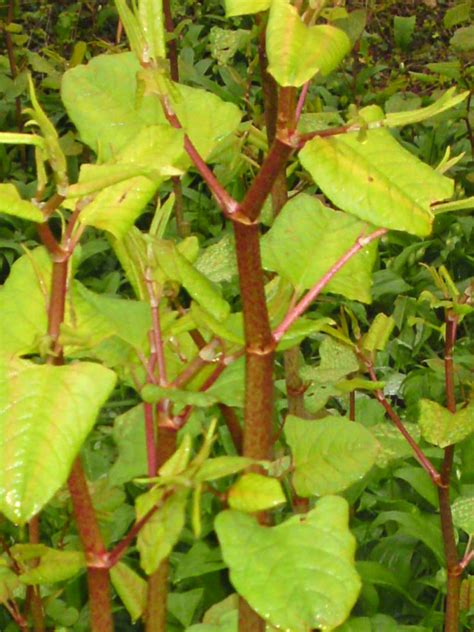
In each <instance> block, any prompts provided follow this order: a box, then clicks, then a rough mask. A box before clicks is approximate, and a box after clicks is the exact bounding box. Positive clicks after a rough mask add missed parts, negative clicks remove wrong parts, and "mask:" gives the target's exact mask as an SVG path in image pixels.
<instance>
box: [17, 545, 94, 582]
mask: <svg viewBox="0 0 474 632" xmlns="http://www.w3.org/2000/svg"><path fill="white" fill-rule="evenodd" d="M29 546H31V545H29V544H16V545H15V546H14V547H12V549H11V551H12V555H13V556H14V557H15V559H16V560H18V561H19V562H21V561H22V560H24V559H28V553H27V551H25V549H27V547H29ZM25 554H26V555H25ZM36 556H37V553H35V557H36ZM38 557H39V563H38V565H37V566H33V567H31V568H30V569H29V570H27V571H25V572H24V573H22V574H21V575H20V580H21V582H23V584H27V585H35V584H55V583H58V582H63V581H66V580H67V579H70V578H71V577H74V575H77V573H79V572H80V571H82V570H85V568H86V560H85V557H84V553H82V552H81V551H59V550H56V549H50V548H48V547H44V549H43V550H42V551H41V552H40V554H39V555H38Z"/></svg>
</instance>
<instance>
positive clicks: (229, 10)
mask: <svg viewBox="0 0 474 632" xmlns="http://www.w3.org/2000/svg"><path fill="white" fill-rule="evenodd" d="M271 3H272V0H225V14H226V16H227V17H228V18H232V17H234V16H236V15H249V14H251V13H259V12H260V11H266V10H267V9H268V8H270V5H271Z"/></svg>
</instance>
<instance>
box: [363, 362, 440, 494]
mask: <svg viewBox="0 0 474 632" xmlns="http://www.w3.org/2000/svg"><path fill="white" fill-rule="evenodd" d="M359 357H360V359H361V360H362V361H363V362H364V364H365V366H366V367H367V370H368V372H369V375H370V379H371V380H372V381H373V382H377V381H378V380H377V376H376V374H375V371H374V366H373V364H372V362H371V361H370V360H369V359H368V358H366V357H365V356H363V355H362V354H359ZM374 395H375V397H376V398H377V400H378V401H379V402H380V403H381V404H382V406H383V407H384V408H385V411H386V412H387V414H388V416H389V417H390V419H391V420H392V421H393V423H394V424H395V426H396V427H397V428H398V430H399V431H400V433H401V434H402V435H403V436H404V437H405V439H406V441H407V443H408V444H409V445H410V447H411V448H412V450H413V452H414V453H415V456H416V458H417V460H418V462H419V463H420V465H421V466H422V467H423V469H424V470H425V471H426V472H427V473H428V475H429V477H430V478H431V480H432V481H433V483H434V484H435V485H436V486H439V485H441V475H440V474H439V472H438V471H437V470H436V468H435V467H434V465H433V464H432V463H431V461H430V460H429V459H428V457H427V456H426V455H425V454H424V453H423V450H422V449H421V448H420V446H419V445H418V444H417V442H416V441H415V440H414V439H413V437H412V436H411V434H410V433H409V432H408V430H407V429H406V428H405V426H404V425H403V422H402V420H401V419H400V417H399V416H398V415H397V413H396V412H395V411H394V410H393V408H392V407H391V406H390V404H389V402H388V400H387V399H386V397H385V395H384V394H383V391H381V390H380V389H377V390H376V391H374Z"/></svg>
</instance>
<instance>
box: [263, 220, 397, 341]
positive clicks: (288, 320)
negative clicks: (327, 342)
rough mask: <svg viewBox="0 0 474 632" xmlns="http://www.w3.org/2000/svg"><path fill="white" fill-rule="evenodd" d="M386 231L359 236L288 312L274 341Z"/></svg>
mask: <svg viewBox="0 0 474 632" xmlns="http://www.w3.org/2000/svg"><path fill="white" fill-rule="evenodd" d="M386 232H387V230H386V229H385V228H379V229H377V230H375V231H374V232H373V233H370V234H369V235H367V236H366V237H364V236H360V237H358V239H357V240H356V242H355V244H354V245H353V246H352V247H351V248H349V250H348V251H347V252H345V253H344V254H343V255H342V257H341V258H340V259H339V260H338V261H336V263H335V264H334V265H333V266H332V268H331V269H330V270H329V271H328V272H326V274H325V275H324V276H323V277H322V278H321V279H320V280H319V281H318V282H317V283H316V285H315V286H314V287H313V288H311V290H309V292H308V293H307V294H306V295H305V296H304V297H303V298H302V299H301V300H300V301H299V302H298V303H297V304H296V305H295V307H293V308H292V309H290V310H289V312H288V313H287V315H286V316H285V318H284V319H283V320H282V322H281V323H280V324H279V325H278V327H277V328H276V329H275V331H274V332H273V336H274V338H275V340H281V338H282V337H283V336H284V334H285V333H286V332H287V331H288V329H289V328H290V327H291V325H292V324H293V323H294V322H295V321H296V320H297V319H298V318H299V317H300V316H301V315H302V314H304V312H305V311H306V310H307V309H308V307H309V306H310V305H311V303H312V302H313V301H314V299H315V298H316V297H317V296H318V295H319V294H320V293H321V292H322V291H323V290H324V288H325V287H326V286H327V285H328V283H329V282H330V281H331V279H332V278H333V277H334V276H335V275H336V274H337V273H338V272H339V270H340V269H341V268H343V267H344V266H345V265H346V263H348V261H350V260H351V259H352V257H353V256H354V255H356V254H357V253H358V252H359V251H360V250H362V249H363V248H365V247H366V246H367V245H368V244H370V243H371V242H372V241H374V240H375V239H378V238H379V237H382V236H383V235H385V233H386Z"/></svg>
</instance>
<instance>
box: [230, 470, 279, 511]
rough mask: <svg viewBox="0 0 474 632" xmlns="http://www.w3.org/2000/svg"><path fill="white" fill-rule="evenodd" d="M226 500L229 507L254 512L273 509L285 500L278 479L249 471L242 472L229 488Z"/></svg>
mask: <svg viewBox="0 0 474 632" xmlns="http://www.w3.org/2000/svg"><path fill="white" fill-rule="evenodd" d="M227 502H228V503H229V507H230V508H231V509H236V510H237V511H244V512H246V513H255V512H258V511H265V510H267V509H273V508H274V507H278V506H279V505H282V504H284V503H285V502H286V497H285V494H284V492H283V489H282V487H281V483H280V481H278V480H277V479H276V478H271V477H269V476H263V475H262V474H256V473H254V472H250V473H249V474H243V475H242V476H241V477H240V478H239V480H238V481H237V482H236V483H234V484H233V485H232V487H231V488H230V489H229V492H228V496H227Z"/></svg>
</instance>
